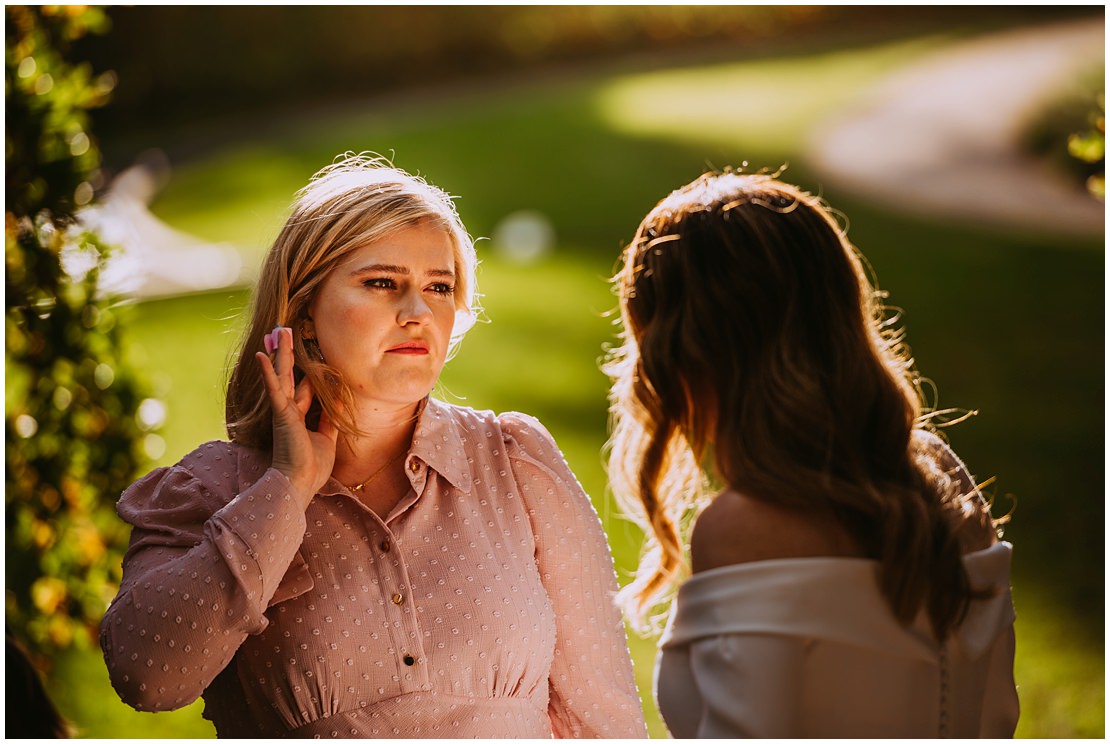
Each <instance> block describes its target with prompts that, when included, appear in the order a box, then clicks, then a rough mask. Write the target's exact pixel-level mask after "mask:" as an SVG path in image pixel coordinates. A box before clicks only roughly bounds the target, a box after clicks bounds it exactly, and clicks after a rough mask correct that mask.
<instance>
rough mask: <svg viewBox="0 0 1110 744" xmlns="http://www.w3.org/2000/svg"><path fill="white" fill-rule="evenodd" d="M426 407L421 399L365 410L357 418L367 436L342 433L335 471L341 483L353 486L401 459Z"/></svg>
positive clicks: (358, 424)
mask: <svg viewBox="0 0 1110 744" xmlns="http://www.w3.org/2000/svg"><path fill="white" fill-rule="evenodd" d="M423 409H424V402H423V401H421V402H420V403H416V404H412V405H406V406H399V407H396V408H388V409H386V408H381V409H375V410H366V411H362V412H361V413H360V415H358V416H357V417H356V419H355V421H356V425H357V426H358V428H359V430H360V431H361V432H362V433H363V435H362V436H357V437H348V436H343V435H340V437H339V443H338V445H337V447H336V450H335V467H334V468H333V470H332V474H333V475H334V476H335V477H336V479H337V480H339V482H340V483H343V484H344V485H347V486H352V485H355V484H357V483H360V482H362V480H364V479H365V478H366V477H368V475H369V474H370V473H373V472H374V471H376V470H378V469H379V468H382V467H385V466H387V465H388V464H390V463H392V461H394V460H397V461H398V462H399V461H400V459H401V458H402V457H403V456H404V453H406V452H408V450H409V447H410V446H411V445H412V436H413V432H414V431H415V430H416V421H417V419H418V418H419V416H420V412H421V411H423ZM394 464H395V463H394Z"/></svg>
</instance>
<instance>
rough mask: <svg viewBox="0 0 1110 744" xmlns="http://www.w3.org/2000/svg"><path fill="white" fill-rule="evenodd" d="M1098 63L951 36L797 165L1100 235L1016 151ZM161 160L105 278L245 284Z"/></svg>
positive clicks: (1069, 26)
mask: <svg viewBox="0 0 1110 744" xmlns="http://www.w3.org/2000/svg"><path fill="white" fill-rule="evenodd" d="M1104 60H1105V22H1104V20H1103V19H1090V20H1084V21H1078V22H1068V23H1062V24H1054V25H1050V26H1043V27H1037V28H1025V29H1020V30H1016V31H1006V32H1000V33H996V34H991V35H986V36H981V37H977V38H975V39H972V40H970V41H966V42H960V43H957V44H955V45H953V46H950V47H945V48H944V49H942V50H940V51H938V52H936V53H934V54H932V55H930V56H928V57H926V58H924V59H922V60H920V61H918V62H916V63H914V64H912V65H910V66H908V67H904V68H899V69H896V70H894V71H893V72H891V73H890V74H889V75H888V76H886V77H885V78H883V79H882V80H881V81H880V83H878V84H877V85H876V86H874V87H872V88H870V89H867V90H864V91H861V92H860V94H859V95H858V96H855V97H851V98H849V99H848V100H846V102H845V106H844V108H843V109H842V110H841V111H840V112H839V113H838V114H836V115H834V116H833V117H831V119H830V120H828V121H825V122H818V123H817V125H816V126H815V127H814V129H813V135H812V140H811V141H810V142H809V143H808V148H807V160H808V161H809V162H810V163H811V164H812V165H813V167H814V168H815V170H816V171H817V174H818V176H819V177H820V178H821V180H822V181H823V182H824V183H825V184H828V185H835V186H836V187H837V188H841V189H844V190H845V191H848V192H851V193H855V194H857V195H859V196H860V197H863V198H866V199H869V200H873V201H874V202H876V203H877V204H882V205H884V206H887V207H889V208H893V209H897V210H902V211H908V212H911V213H916V214H920V215H922V216H925V217H928V218H929V219H938V218H940V219H943V218H945V217H951V218H956V219H963V220H969V221H977V222H984V223H990V224H994V225H1000V226H1008V227H1010V228H1014V229H1018V230H1021V229H1035V230H1046V231H1055V232H1060V233H1068V234H1072V235H1087V236H1090V235H1099V234H1102V233H1103V230H1104V215H1105V210H1104V206H1103V205H1102V204H1101V203H1099V202H1097V201H1096V200H1094V199H1093V198H1091V197H1090V196H1089V195H1088V194H1087V193H1086V192H1085V191H1084V190H1083V188H1082V187H1081V186H1079V185H1077V184H1073V183H1071V182H1069V181H1068V180H1067V179H1066V178H1065V177H1064V176H1063V175H1062V174H1060V173H1057V172H1056V171H1054V170H1053V169H1052V168H1051V167H1049V166H1048V165H1046V164H1043V163H1039V162H1037V161H1036V160H1034V159H1033V158H1032V157H1030V156H1029V155H1027V154H1025V153H1024V150H1023V148H1022V146H1021V142H1020V136H1021V132H1022V128H1023V127H1024V126H1025V125H1026V124H1027V122H1028V121H1029V119H1030V117H1031V116H1033V115H1035V114H1036V113H1037V112H1038V111H1041V110H1043V107H1044V106H1045V104H1046V103H1051V102H1052V101H1053V100H1055V99H1056V98H1058V97H1059V96H1061V95H1063V94H1066V93H1067V92H1068V91H1069V90H1070V88H1071V87H1072V86H1073V85H1074V84H1075V83H1076V80H1077V79H1078V78H1080V77H1081V76H1082V75H1084V74H1086V73H1088V72H1092V71H1097V70H1099V69H1100V65H1104ZM167 169H168V163H166V162H165V161H164V159H159V158H158V157H157V156H151V157H146V158H141V159H140V162H139V163H137V164H136V165H135V166H134V167H132V168H130V169H128V170H127V171H124V172H123V173H121V174H120V175H119V176H118V177H117V178H116V179H115V180H114V181H113V183H112V185H111V188H110V189H109V192H108V194H107V195H106V197H105V199H104V200H103V201H102V202H101V203H99V204H97V205H96V206H95V207H93V208H92V209H89V210H86V212H85V215H84V218H85V220H86V222H88V223H90V224H92V225H94V226H97V227H99V228H100V229H101V230H102V235H103V237H104V238H106V239H107V240H108V241H109V242H110V243H112V244H114V245H117V246H119V250H118V251H117V255H116V256H115V257H114V258H113V260H112V261H110V262H109V265H108V267H107V270H106V271H105V276H104V284H105V285H106V287H108V288H109V289H110V290H111V291H115V292H118V293H122V294H125V295H129V296H133V297H138V298H144V299H145V298H153V297H162V296H169V295H175V294H182V293H187V292H195V291H203V290H210V289H217V288H221V287H226V286H233V285H242V284H243V283H244V282H249V281H250V278H251V277H250V273H251V272H250V270H249V269H247V268H246V267H243V266H242V265H241V260H240V257H239V254H238V251H237V250H236V249H235V248H234V246H230V245H216V244H208V243H205V242H203V241H201V240H200V239H198V238H194V237H192V236H189V235H186V234H183V233H181V232H179V231H176V230H174V229H172V228H170V227H169V226H167V225H165V224H164V223H162V222H160V221H159V220H158V219H157V218H155V217H154V216H153V215H152V214H151V213H150V212H149V211H148V209H147V207H148V205H149V204H150V202H151V200H152V199H153V197H154V196H155V194H156V193H157V191H158V190H159V189H160V188H161V186H162V185H163V184H164V182H165V180H166V178H168V170H167Z"/></svg>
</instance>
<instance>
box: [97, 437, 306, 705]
mask: <svg viewBox="0 0 1110 744" xmlns="http://www.w3.org/2000/svg"><path fill="white" fill-rule="evenodd" d="M234 460H235V454H234V451H233V449H232V448H231V445H227V444H225V443H215V444H210V445H206V446H205V447H202V448H200V449H198V450H197V451H196V452H194V453H193V454H192V455H190V456H188V457H186V458H185V460H183V461H182V462H181V463H180V464H178V465H176V466H174V467H172V468H162V469H158V470H155V471H153V472H152V473H150V474H149V475H147V476H146V477H144V478H142V479H140V480H139V481H137V482H136V483H134V484H133V485H132V486H131V487H129V488H128V489H127V491H125V492H124V494H123V496H122V497H121V499H120V502H119V504H118V506H117V511H118V512H119V514H120V516H121V517H122V518H123V519H124V521H126V522H128V523H130V524H131V525H132V527H133V530H132V534H131V543H130V547H129V548H128V551H127V554H126V555H125V557H124V563H123V582H122V584H121V587H120V591H119V594H118V595H117V596H116V598H115V600H114V601H113V602H112V604H111V606H110V607H109V609H108V612H107V614H106V615H105V617H104V620H103V622H102V623H101V633H100V642H101V647H102V649H103V651H104V658H105V662H106V664H107V666H108V670H109V675H110V677H111V680H112V684H113V686H114V687H115V689H116V691H117V692H118V693H119V695H120V697H121V698H122V699H123V700H124V701H125V702H127V703H128V704H129V705H131V706H133V707H135V708H136V709H138V710H144V711H155V710H172V709H175V708H179V707H181V706H183V705H187V704H189V703H191V702H192V701H194V700H196V699H197V698H198V697H199V696H200V695H201V693H203V692H204V690H205V688H207V686H208V685H209V684H210V683H211V681H212V680H213V679H214V678H215V676H216V675H217V674H219V673H220V672H221V671H222V670H223V669H224V668H225V667H226V666H227V664H228V663H229V662H230V661H231V659H232V657H233V656H234V655H235V652H236V651H237V650H238V648H239V646H240V645H241V644H242V643H243V640H244V639H245V638H246V637H247V635H248V634H252V633H258V632H260V631H261V630H262V629H263V628H265V627H266V625H267V619H266V617H265V616H264V615H263V613H264V612H265V610H266V607H267V606H268V604H269V603H270V602H271V600H272V599H273V598H274V595H275V593H276V592H277V590H278V586H279V584H280V583H281V581H282V578H283V577H284V576H285V575H286V572H287V570H288V569H289V567H290V564H291V562H293V560H294V558H295V557H296V556H297V549H298V547H299V546H300V543H301V540H302V538H303V535H304V531H305V518H304V513H303V511H302V510H301V509H300V508H299V507H298V505H297V503H296V501H295V500H294V499H293V498H292V496H291V495H290V493H289V482H288V480H287V479H286V478H285V477H284V476H283V475H282V474H281V473H279V472H278V471H276V470H272V469H271V470H267V471H266V472H265V473H264V474H262V476H261V477H260V478H259V479H258V480H257V481H256V482H254V483H253V484H252V485H250V486H249V487H246V488H244V489H243V490H241V492H238V493H236V491H237V490H238V488H239V484H238V482H237V480H236V477H235V469H234V467H232V466H231V463H234ZM229 461H230V462H229ZM302 583H303V582H302Z"/></svg>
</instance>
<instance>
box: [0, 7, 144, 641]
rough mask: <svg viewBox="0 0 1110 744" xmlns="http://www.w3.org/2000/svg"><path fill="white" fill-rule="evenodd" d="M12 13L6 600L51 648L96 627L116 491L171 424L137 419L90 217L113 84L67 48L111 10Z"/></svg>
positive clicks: (22, 633) (112, 585)
mask: <svg viewBox="0 0 1110 744" xmlns="http://www.w3.org/2000/svg"><path fill="white" fill-rule="evenodd" d="M5 16H6V19H5V20H6V24H5V26H6V39H5V40H6V50H5V68H4V77H5V81H4V82H5V90H6V95H5V106H6V117H7V127H6V131H5V142H4V144H5V150H6V161H7V176H6V193H5V208H4V209H5V211H4V263H5V269H6V274H5V290H6V298H5V333H6V338H7V352H6V357H5V371H6V378H7V389H6V400H5V454H6V463H5V474H4V475H5V487H6V494H5V537H6V540H7V554H6V559H7V561H6V570H5V579H6V582H7V584H6V591H5V610H6V618H7V624H8V629H9V631H10V632H12V633H13V635H15V636H16V637H17V638H19V639H20V640H21V641H23V643H24V644H26V645H27V646H28V647H29V648H30V649H31V650H32V651H36V652H39V653H40V654H41V653H42V652H45V651H49V650H52V649H57V648H62V647H66V646H69V645H71V644H73V643H78V644H87V643H89V642H91V639H92V638H93V637H94V631H95V627H96V625H97V624H98V623H99V621H100V618H101V617H102V616H103V614H104V608H105V606H106V604H107V601H108V600H109V599H110V598H111V597H112V596H113V595H114V594H115V591H116V585H117V584H118V581H119V565H120V554H121V551H122V549H123V547H124V546H125V544H126V539H127V530H126V527H125V525H123V524H122V522H121V521H120V520H119V519H118V518H117V517H116V516H115V512H114V502H115V498H116V496H117V495H118V494H119V493H120V491H121V490H122V489H123V488H124V487H126V486H127V484H128V483H129V482H130V481H131V480H132V479H133V478H134V476H135V474H136V473H137V471H138V470H139V468H140V467H141V466H142V465H143V464H145V463H146V458H145V455H144V453H143V451H142V443H143V441H144V439H143V438H144V436H145V435H146V434H145V432H144V430H143V429H144V427H146V428H151V425H152V424H156V423H157V421H156V417H155V420H154V421H151V422H149V423H144V422H142V421H140V420H139V418H138V417H137V416H136V414H137V412H138V411H139V409H140V406H141V404H142V402H143V400H144V392H143V390H144V387H143V385H142V383H141V382H140V381H139V380H138V379H137V378H136V377H135V375H134V374H133V373H132V372H131V370H129V369H128V367H127V365H126V364H125V363H124V361H123V359H122V352H121V347H122V336H121V334H122V324H121V322H120V310H119V308H116V307H114V306H113V305H112V304H111V302H110V299H109V298H105V297H102V296H101V294H100V293H99V292H98V290H97V279H98V276H99V272H100V269H101V267H102V266H103V264H104V261H105V259H106V256H107V253H108V251H107V249H106V247H105V246H104V245H103V244H101V243H100V242H99V241H98V240H97V238H96V236H95V235H92V234H90V233H89V232H88V231H86V230H84V229H83V228H82V227H81V225H80V223H79V221H78V220H77V216H76V213H77V211H78V210H79V209H80V208H81V207H82V206H84V205H86V204H88V203H90V202H91V201H92V198H93V196H94V193H95V190H96V188H97V186H98V185H99V178H100V176H99V171H98V168H99V164H100V156H99V151H98V148H97V144H96V142H95V140H94V139H93V137H92V135H91V134H90V133H89V131H88V111H89V109H92V108H94V107H97V106H100V105H103V104H104V102H105V101H106V100H107V98H108V94H109V92H110V91H111V88H112V85H113V82H114V81H113V78H112V76H111V75H101V76H99V77H94V76H93V74H92V72H91V70H90V68H89V66H88V65H83V64H71V63H69V62H67V61H66V59H65V57H64V52H65V51H66V50H67V49H68V47H69V45H70V44H71V43H72V42H73V41H74V40H75V39H77V38H80V37H81V36H84V35H85V34H87V33H90V32H102V31H103V30H105V28H106V26H107V21H106V17H105V16H104V13H103V11H102V10H99V9H96V8H91V7H86V6H41V7H30V6H10V5H9V6H7V7H6V10H5ZM67 268H68V269H69V272H68V273H67V270H66V269H67Z"/></svg>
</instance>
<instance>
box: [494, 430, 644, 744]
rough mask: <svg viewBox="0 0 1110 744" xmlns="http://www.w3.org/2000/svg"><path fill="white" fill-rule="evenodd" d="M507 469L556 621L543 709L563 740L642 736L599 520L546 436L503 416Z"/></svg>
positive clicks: (613, 579) (610, 562)
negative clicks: (523, 511) (520, 501)
mask: <svg viewBox="0 0 1110 744" xmlns="http://www.w3.org/2000/svg"><path fill="white" fill-rule="evenodd" d="M501 424H502V427H503V431H504V433H505V435H506V439H507V442H508V445H509V453H510V461H511V462H512V464H513V475H514V477H515V479H516V481H517V483H518V485H519V487H520V489H521V497H522V498H523V499H524V502H525V503H526V505H527V509H528V513H529V516H530V518H531V520H532V529H533V534H534V536H535V541H536V562H537V565H538V567H539V571H540V576H541V579H542V581H543V584H544V587H545V589H546V590H547V594H548V596H549V597H550V600H551V603H552V607H553V609H554V613H555V621H556V629H557V630H556V645H555V658H554V664H553V666H552V669H551V675H550V679H549V687H550V699H549V707H548V715H549V717H550V720H551V728H552V732H553V733H554V735H555V736H556V737H559V738H640V737H645V736H646V735H647V731H646V726H645V724H644V716H643V709H642V707H641V705H640V699H639V694H638V692H637V689H636V683H635V680H634V677H633V674H632V661H631V657H630V656H629V652H628V643H627V639H626V637H625V633H624V623H623V620H622V617H621V614H620V610H619V609H618V608H617V606H616V605H615V603H614V601H613V600H614V597H615V595H616V592H617V588H618V587H617V580H616V572H615V570H614V567H613V559H612V556H611V554H610V552H609V545H608V542H607V541H606V538H605V532H604V530H603V529H602V525H601V520H600V518H599V517H598V514H597V511H596V510H595V509H594V507H593V504H592V503H591V502H590V499H589V497H588V496H587V495H586V494H585V492H584V491H583V490H582V487H581V486H580V485H579V484H578V481H577V479H576V478H575V477H574V474H573V473H572V472H571V470H570V468H569V467H568V466H567V464H566V462H565V461H564V459H563V457H562V454H561V453H560V452H559V449H558V447H557V446H556V444H555V442H554V440H553V439H552V438H551V435H550V434H549V433H548V432H547V431H546V430H545V429H544V428H543V426H542V425H541V424H540V423H539V422H538V421H536V420H535V419H533V418H531V417H528V416H524V415H521V414H504V415H502V416H501Z"/></svg>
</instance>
